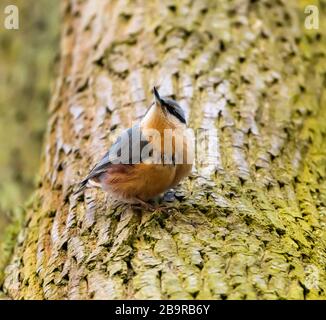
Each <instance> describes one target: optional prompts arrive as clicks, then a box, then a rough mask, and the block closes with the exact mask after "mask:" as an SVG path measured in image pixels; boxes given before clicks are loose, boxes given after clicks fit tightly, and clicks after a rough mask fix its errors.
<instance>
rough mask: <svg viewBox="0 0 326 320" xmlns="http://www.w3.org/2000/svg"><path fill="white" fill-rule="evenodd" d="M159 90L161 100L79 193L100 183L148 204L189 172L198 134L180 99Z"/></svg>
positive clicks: (113, 148) (122, 138) (116, 145)
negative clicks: (188, 121) (194, 134)
mask: <svg viewBox="0 0 326 320" xmlns="http://www.w3.org/2000/svg"><path fill="white" fill-rule="evenodd" d="M153 91H154V97H155V101H154V102H153V103H152V105H151V106H150V108H149V110H148V111H147V112H146V114H145V116H144V117H143V119H142V120H141V121H140V123H138V124H136V125H134V126H133V127H131V128H129V129H127V130H126V131H124V132H123V133H122V135H121V136H119V138H118V139H117V141H116V142H115V143H114V144H113V145H112V146H111V148H110V150H109V151H108V152H107V153H106V154H105V155H104V157H103V158H102V160H100V162H99V163H97V164H96V165H95V167H94V168H93V169H92V170H91V171H90V173H89V174H88V176H87V177H86V178H85V179H84V180H83V181H82V182H81V183H80V185H79V189H78V190H77V191H76V192H75V193H78V192H80V191H82V190H84V189H85V188H86V187H87V186H88V185H94V184H95V185H99V186H100V187H101V188H102V189H103V190H105V191H107V192H108V193H109V194H110V195H111V196H112V197H113V198H114V199H117V200H121V201H123V202H127V203H141V204H143V205H145V206H147V205H148V204H147V203H146V202H147V201H148V200H150V199H152V198H154V197H156V196H158V195H160V194H161V193H163V192H165V191H167V190H168V189H170V188H173V187H174V186H176V185H177V184H178V183H179V182H180V181H181V180H182V179H183V178H184V177H186V176H188V175H189V173H190V171H191V168H192V160H193V147H192V143H193V140H192V138H191V136H190V135H189V132H188V130H187V124H186V119H185V114H184V112H183V110H182V108H181V107H180V106H179V104H178V103H177V102H175V101H174V100H170V99H164V98H162V97H160V95H159V93H158V91H157V90H156V88H155V87H154V89H153ZM154 155H155V156H154Z"/></svg>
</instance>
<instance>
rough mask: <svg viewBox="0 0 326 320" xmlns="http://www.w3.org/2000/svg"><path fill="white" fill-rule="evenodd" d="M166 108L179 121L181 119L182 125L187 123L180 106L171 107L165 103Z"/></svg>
mask: <svg viewBox="0 0 326 320" xmlns="http://www.w3.org/2000/svg"><path fill="white" fill-rule="evenodd" d="M165 107H166V109H167V111H168V112H169V113H170V114H172V115H173V116H175V117H176V118H177V119H179V120H180V121H181V122H182V123H186V119H185V116H184V113H183V110H182V109H181V107H180V106H178V105H177V104H176V105H171V104H169V103H165Z"/></svg>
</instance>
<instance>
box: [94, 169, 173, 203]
mask: <svg viewBox="0 0 326 320" xmlns="http://www.w3.org/2000/svg"><path fill="white" fill-rule="evenodd" d="M119 166H124V165H119ZM121 169H122V168H121ZM175 171H176V167H175V166H173V165H165V166H164V165H159V164H143V163H141V164H136V165H132V166H128V167H125V168H124V169H123V170H117V169H109V170H108V171H107V173H106V174H104V175H103V177H102V178H101V181H100V182H101V184H102V188H103V189H104V190H106V191H107V192H109V193H111V194H112V195H113V196H114V197H116V198H118V199H123V200H127V201H128V200H132V199H134V198H139V199H141V200H143V201H147V200H149V199H151V198H154V197H155V196H158V195H159V194H161V193H163V192H164V191H166V190H168V189H169V188H170V186H171V185H172V183H173V181H174V178H175Z"/></svg>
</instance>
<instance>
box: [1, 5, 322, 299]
mask: <svg viewBox="0 0 326 320" xmlns="http://www.w3.org/2000/svg"><path fill="white" fill-rule="evenodd" d="M301 3H302V6H301V7H300V6H299V5H298V4H297V1H285V0H284V1H281V0H278V1H267V0H265V1H249V0H233V1H224V0H220V1H211V0H206V1H190V0H185V1H176V0H171V1H145V0H140V1H127V0H119V1H118V0H116V1H109V0H97V1H94V0H88V1H74V0H69V1H68V0H66V1H64V2H63V11H62V12H63V29H62V41H61V65H60V74H59V76H58V80H57V85H56V89H55V92H54V94H53V97H52V102H51V106H50V118H49V122H48V129H47V136H46V142H45V151H44V157H43V159H42V168H41V174H40V177H41V178H40V182H39V188H38V190H37V193H36V195H35V198H34V200H33V203H32V205H31V207H30V208H28V209H27V213H26V218H25V223H24V227H23V230H22V231H21V233H20V235H19V236H18V240H17V244H16V247H15V251H14V253H13V256H12V259H11V262H10V263H9V265H8V267H7V269H6V276H5V281H4V285H3V287H4V290H5V292H6V293H7V294H8V295H9V296H10V297H11V298H14V299H22V298H23V299H36V298H37V299H39V298H40V299H43V298H45V299H66V298H68V299H92V298H93V299H101V298H102V299H135V298H136V299H138V298H139V299H193V298H197V299H280V298H282V299H293V298H296V299H304V298H308V299H310V298H325V297H326V274H325V265H326V252H325V250H326V232H325V224H326V180H325V177H326V152H325V150H326V105H325V103H326V90H325V88H324V87H325V79H326V77H325V71H326V68H325V42H324V39H325V38H324V37H325V34H322V30H326V28H323V26H322V25H320V29H319V31H318V30H317V31H309V30H305V29H304V18H305V15H304V6H303V3H304V1H302V2H301ZM322 5H324V6H325V3H320V8H321V9H322ZM322 14H323V12H322V11H321V10H320V24H322V23H324V22H325V19H324V20H323V19H322ZM153 85H159V87H160V92H161V93H162V95H167V96H173V97H175V99H176V100H177V101H179V102H180V104H181V106H182V107H183V108H184V109H185V111H186V114H187V116H188V119H189V122H190V126H191V127H192V128H194V129H199V128H200V129H202V130H206V129H214V128H215V129H216V137H215V138H214V136H213V138H211V139H210V145H209V154H208V157H207V158H206V159H203V157H202V155H203V154H204V152H205V150H204V149H205V146H207V144H205V143H198V142H202V141H201V140H203V138H202V135H199V136H198V141H197V143H198V145H197V151H198V152H197V159H196V167H195V169H194V174H193V176H192V177H191V178H189V179H186V180H185V181H184V182H183V183H182V185H181V186H179V187H178V188H177V191H176V200H175V202H174V203H173V205H174V206H175V207H176V208H175V209H170V210H168V211H162V212H154V213H151V212H145V211H143V212H138V211H133V210H132V209H124V208H122V207H121V208H120V207H119V208H118V209H113V206H112V205H111V203H110V201H108V200H107V196H106V195H105V194H104V193H103V191H101V190H95V189H88V190H87V191H86V192H85V195H84V197H77V198H76V196H74V195H73V194H72V192H73V185H74V183H76V182H78V181H79V180H80V179H81V178H82V177H84V176H85V175H86V174H87V172H88V170H89V169H90V168H91V167H92V166H93V165H94V164H95V163H96V162H97V161H98V160H99V159H100V158H101V157H102V156H103V154H104V153H105V152H106V150H107V148H108V147H109V146H110V144H111V143H112V142H113V140H114V139H115V138H116V136H117V134H118V131H119V129H122V128H125V127H128V126H130V124H131V121H132V120H135V119H139V118H140V117H141V116H142V115H143V114H144V112H145V111H146V108H147V106H148V105H149V103H150V100H151V99H152V97H151V88H152V86H153ZM207 160H209V165H207Z"/></svg>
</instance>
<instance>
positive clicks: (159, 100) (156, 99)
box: [153, 87, 163, 106]
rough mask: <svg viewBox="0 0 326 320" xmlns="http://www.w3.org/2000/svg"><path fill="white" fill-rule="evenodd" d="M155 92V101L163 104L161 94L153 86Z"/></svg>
mask: <svg viewBox="0 0 326 320" xmlns="http://www.w3.org/2000/svg"><path fill="white" fill-rule="evenodd" d="M153 93H154V97H155V102H156V103H157V104H158V105H160V106H162V105H163V103H162V99H161V97H160V94H159V93H158V91H157V89H156V88H155V87H154V88H153Z"/></svg>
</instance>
